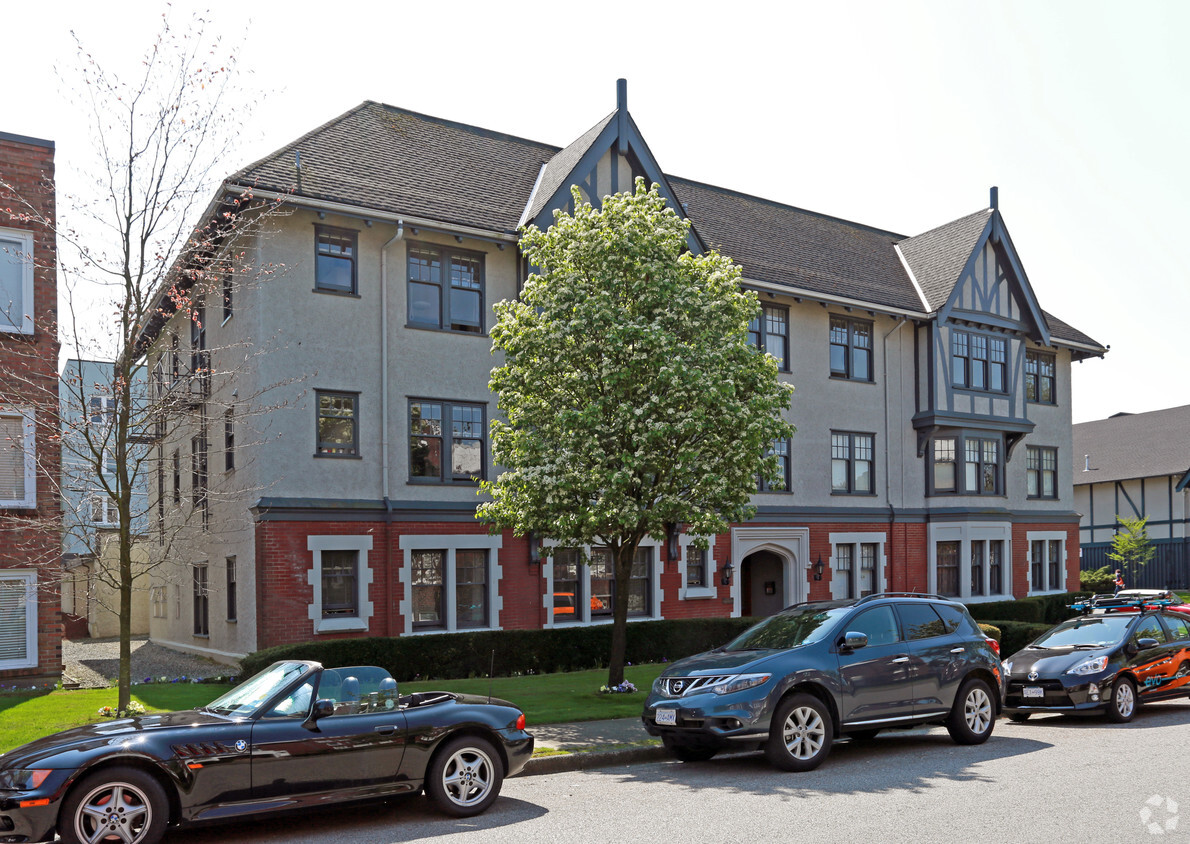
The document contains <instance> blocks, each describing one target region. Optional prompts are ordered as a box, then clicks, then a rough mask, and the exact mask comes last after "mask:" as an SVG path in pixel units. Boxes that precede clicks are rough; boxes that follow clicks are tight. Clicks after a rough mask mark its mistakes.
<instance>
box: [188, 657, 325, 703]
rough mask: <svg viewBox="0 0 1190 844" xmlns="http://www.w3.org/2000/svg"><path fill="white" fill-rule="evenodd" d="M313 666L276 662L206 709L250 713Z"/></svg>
mask: <svg viewBox="0 0 1190 844" xmlns="http://www.w3.org/2000/svg"><path fill="white" fill-rule="evenodd" d="M310 668H311V666H310V665H309V664H308V663H305V662H274V663H273V664H272V665H270V666H269V667H268V668H266V669H265V670H264V671H261V672H260V673H259V674H257V675H256V676H254V677H252V678H250V679H248V680H245V681H244V682H243V683H240V684H239V685H238V686H236V687H235V688H234V689H232V690H231V691H229V692H227V694H225V695H222V696H221V697H217V698H215V699H214V700H213V701H211V702H210V703H209V704H207V705H206V706H205V707H203V709H205V710H206V711H207V712H214V713H216V714H217V715H237V716H244V717H246V716H249V715H251V714H252V713H254V712H255V711H256V710H257V709H259V708H260V706H261V704H263V703H264V702H265V701H267V700H268V699H269V698H271V697H272V696H273V695H274V694H276V693H277V692H278V691H280V690H281V688H282V687H283V686H287V685H289V683H290V681H292V680H293V679H294V678H295V677H299V676H301V675H302V674H305V673H306V672H308V671H310Z"/></svg>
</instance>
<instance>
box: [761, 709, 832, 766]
mask: <svg viewBox="0 0 1190 844" xmlns="http://www.w3.org/2000/svg"><path fill="white" fill-rule="evenodd" d="M833 739H834V725H833V724H832V723H831V715H830V712H829V711H828V710H827V708H826V705H825V704H824V703H823V702H822V701H820V700H819V699H818V698H816V697H814V696H813V695H809V694H795V695H790V696H789V697H787V698H785V699H784V700H782V701H781V703H780V704H779V705H778V706H777V711H776V713H775V714H774V715H773V721H772V724H771V726H770V727H769V737H768V741H766V742H765V744H764V755H765V756H767V757H768V760H769V762H771V763H772V764H773V765H775V766H776V767H778V768H780V769H781V770H783V771H812V770H814V769H815V768H817V767H818V766H819V765H821V764H822V763H823V761H824V760H825V759H826V757H827V756H828V755H830V752H831V743H832V741H833Z"/></svg>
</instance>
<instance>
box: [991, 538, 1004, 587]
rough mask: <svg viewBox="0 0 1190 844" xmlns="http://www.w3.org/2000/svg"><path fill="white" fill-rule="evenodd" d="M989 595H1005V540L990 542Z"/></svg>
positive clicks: (992, 540)
mask: <svg viewBox="0 0 1190 844" xmlns="http://www.w3.org/2000/svg"><path fill="white" fill-rule="evenodd" d="M988 590H989V592H988V594H991V595H1003V594H1004V540H1002V539H991V540H988Z"/></svg>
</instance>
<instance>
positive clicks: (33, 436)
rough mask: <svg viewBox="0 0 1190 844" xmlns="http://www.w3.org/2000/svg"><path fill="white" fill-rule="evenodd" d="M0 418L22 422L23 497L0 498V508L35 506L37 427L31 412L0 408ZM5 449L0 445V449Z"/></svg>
mask: <svg viewBox="0 0 1190 844" xmlns="http://www.w3.org/2000/svg"><path fill="white" fill-rule="evenodd" d="M0 416H5V417H8V418H10V419H17V418H19V419H22V420H23V421H24V430H25V442H24V454H23V455H22V456H23V457H24V458H25V497H24V498H7V499H3V498H0V507H8V508H27V509H32V508H34V507H36V506H37V425H36V422H35V419H34V415H33V411H32V410H23V409H21V408H5V407H0ZM5 447H7V446H6V445H5V444H3V443H0V448H5Z"/></svg>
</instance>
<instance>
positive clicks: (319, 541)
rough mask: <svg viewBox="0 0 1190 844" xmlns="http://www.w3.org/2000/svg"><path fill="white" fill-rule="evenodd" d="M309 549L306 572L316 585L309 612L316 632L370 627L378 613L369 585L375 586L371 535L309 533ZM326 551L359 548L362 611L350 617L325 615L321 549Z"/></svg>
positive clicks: (359, 602) (358, 585) (360, 605)
mask: <svg viewBox="0 0 1190 844" xmlns="http://www.w3.org/2000/svg"><path fill="white" fill-rule="evenodd" d="M306 549H307V550H308V551H310V552H311V553H312V554H313V557H314V559H313V562H312V564H311V566H310V571H309V572H307V574H306V581H307V582H308V583H309V584H310V585H311V586H313V587H314V600H313V601H311V603H310V608H309V611H308V613H307V615H308V616H309V618H310V620H311V621H313V622H314V632H315V633H340V632H343V631H345V630H367V629H368V625H369V622H370V620H371V618H372V616H373V614H374V613H375V607H374V606H373V604H372V602H371V601H369V600H368V587H369V586H371V585H372V568H371V566H369V565H368V552H369V551H371V550H372V537H370V536H307V537H306ZM323 551H358V552H359V575H358V576H357V577H356V581H355V585H356V589H358V590H359V594H358V595H357V596H356V599H357V601H358V603H357V606H358V607H359V614H358V615H355V616H350V617H346V618H345V617H343V616H339V617H336V618H323V617H322V552H323Z"/></svg>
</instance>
